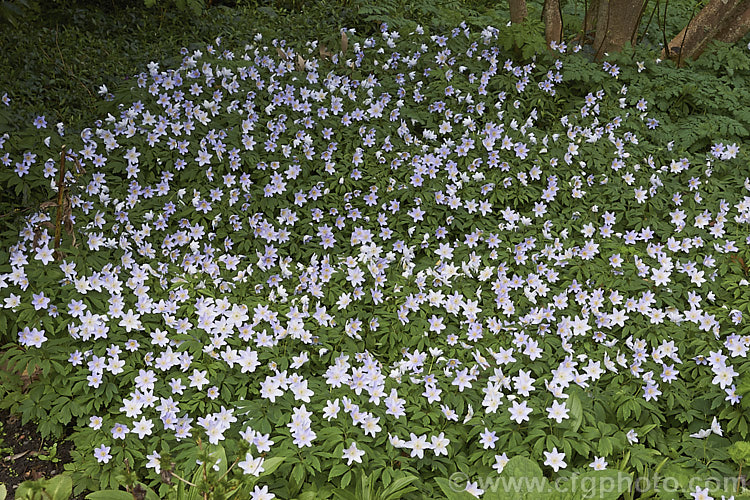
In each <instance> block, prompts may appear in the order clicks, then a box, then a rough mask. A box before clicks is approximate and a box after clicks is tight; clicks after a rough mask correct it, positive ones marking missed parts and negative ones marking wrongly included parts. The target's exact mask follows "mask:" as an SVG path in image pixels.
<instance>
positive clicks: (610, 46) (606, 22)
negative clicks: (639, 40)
mask: <svg viewBox="0 0 750 500" xmlns="http://www.w3.org/2000/svg"><path fill="white" fill-rule="evenodd" d="M719 1H721V0H719ZM748 1H750V0H748ZM645 6H646V1H644V0H609V1H602V2H599V9H598V12H597V17H596V35H595V36H594V50H595V51H596V56H595V57H596V59H601V58H602V57H604V54H606V53H608V52H617V51H619V50H620V49H622V48H623V47H624V46H625V44H626V43H628V42H630V43H631V44H632V45H634V44H635V40H636V35H637V34H638V24H639V23H640V21H641V16H642V15H643V10H644V8H645Z"/></svg>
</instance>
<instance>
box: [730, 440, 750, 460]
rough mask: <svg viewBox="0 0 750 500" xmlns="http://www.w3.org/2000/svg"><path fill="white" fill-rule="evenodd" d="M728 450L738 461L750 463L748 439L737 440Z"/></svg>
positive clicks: (733, 458)
mask: <svg viewBox="0 0 750 500" xmlns="http://www.w3.org/2000/svg"><path fill="white" fill-rule="evenodd" d="M727 451H728V452H729V456H730V457H732V460H734V461H735V462H736V463H738V464H745V465H747V464H750V443H748V442H747V441H737V442H735V443H734V444H733V445H732V446H730V447H729V450H727Z"/></svg>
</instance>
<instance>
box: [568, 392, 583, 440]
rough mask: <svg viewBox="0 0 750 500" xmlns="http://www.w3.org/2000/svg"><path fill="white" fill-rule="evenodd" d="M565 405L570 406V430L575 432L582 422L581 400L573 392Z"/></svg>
mask: <svg viewBox="0 0 750 500" xmlns="http://www.w3.org/2000/svg"><path fill="white" fill-rule="evenodd" d="M565 405H566V406H567V407H568V408H570V430H571V431H573V432H575V431H577V430H578V429H579V428H580V427H581V423H582V422H583V406H582V405H581V400H580V398H579V397H578V396H576V395H575V394H571V395H570V397H569V398H568V401H567V402H566V404H565Z"/></svg>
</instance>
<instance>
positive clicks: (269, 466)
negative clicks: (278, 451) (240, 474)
mask: <svg viewBox="0 0 750 500" xmlns="http://www.w3.org/2000/svg"><path fill="white" fill-rule="evenodd" d="M284 460H286V457H271V458H267V459H266V460H264V461H263V472H262V473H261V474H260V476H259V477H263V476H267V475H269V474H272V473H273V471H275V470H276V469H278V468H279V465H281V464H282V462H283V461H284Z"/></svg>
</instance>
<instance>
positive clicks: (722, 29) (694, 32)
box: [662, 0, 750, 63]
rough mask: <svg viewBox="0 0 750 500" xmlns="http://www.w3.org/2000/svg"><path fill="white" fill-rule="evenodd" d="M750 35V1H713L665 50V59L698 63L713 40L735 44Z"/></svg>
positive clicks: (663, 55) (663, 51) (663, 53)
mask: <svg viewBox="0 0 750 500" xmlns="http://www.w3.org/2000/svg"><path fill="white" fill-rule="evenodd" d="M748 31H750V0H711V1H710V2H708V5H706V6H705V7H703V9H701V11H700V12H698V15H696V16H695V18H693V19H692V20H691V21H690V22H689V23H688V25H687V26H685V28H683V29H682V31H680V32H679V33H678V34H677V36H676V37H674V38H673V39H672V41H670V42H669V43H668V44H667V48H668V49H669V52H667V50H662V57H669V58H671V59H675V60H677V62H678V63H680V62H681V61H684V60H686V59H697V58H698V57H699V56H700V55H701V54H702V53H703V51H704V50H705V49H706V47H707V46H708V44H709V43H710V42H711V41H712V40H719V41H722V42H729V43H734V42H736V41H738V40H740V39H741V38H742V37H743V36H745V34H747V32H748Z"/></svg>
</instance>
